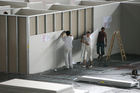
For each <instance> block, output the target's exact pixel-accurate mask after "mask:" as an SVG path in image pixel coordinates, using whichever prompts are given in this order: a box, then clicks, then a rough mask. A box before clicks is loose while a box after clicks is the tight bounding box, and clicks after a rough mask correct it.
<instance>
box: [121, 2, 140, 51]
mask: <svg viewBox="0 0 140 93" xmlns="http://www.w3.org/2000/svg"><path fill="white" fill-rule="evenodd" d="M139 10H140V3H124V4H121V35H122V39H123V43H124V47H125V50H126V52H127V53H131V54H140V48H139V47H140V43H138V40H140V36H139V35H140V31H139V30H140V26H139V24H140V17H139V16H140V12H139Z"/></svg>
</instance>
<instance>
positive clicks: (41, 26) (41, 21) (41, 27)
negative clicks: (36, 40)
mask: <svg viewBox="0 0 140 93" xmlns="http://www.w3.org/2000/svg"><path fill="white" fill-rule="evenodd" d="M44 20H45V18H44V15H43V16H39V17H38V23H39V24H38V25H39V27H38V30H39V34H43V33H44V32H45V31H44V30H45V29H44V28H45V27H44V26H45V24H44V23H45V22H44Z"/></svg>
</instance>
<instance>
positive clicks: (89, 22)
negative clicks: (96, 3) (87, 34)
mask: <svg viewBox="0 0 140 93" xmlns="http://www.w3.org/2000/svg"><path fill="white" fill-rule="evenodd" d="M91 30H92V8H88V9H87V10H86V31H91Z"/></svg>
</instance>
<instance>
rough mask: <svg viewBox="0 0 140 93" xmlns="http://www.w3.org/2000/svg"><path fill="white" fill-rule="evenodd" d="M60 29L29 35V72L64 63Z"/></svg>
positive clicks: (44, 69) (41, 70) (56, 66)
mask: <svg viewBox="0 0 140 93" xmlns="http://www.w3.org/2000/svg"><path fill="white" fill-rule="evenodd" d="M61 33H62V31H57V32H52V33H46V34H40V35H35V36H30V46H29V48H30V49H29V57H30V58H29V59H30V61H29V64H30V65H29V72H30V74H32V73H39V72H43V71H46V70H49V69H54V68H58V67H60V66H63V65H64V45H63V44H64V43H63V41H62V39H61V38H60V39H58V37H59V36H60V34H61Z"/></svg>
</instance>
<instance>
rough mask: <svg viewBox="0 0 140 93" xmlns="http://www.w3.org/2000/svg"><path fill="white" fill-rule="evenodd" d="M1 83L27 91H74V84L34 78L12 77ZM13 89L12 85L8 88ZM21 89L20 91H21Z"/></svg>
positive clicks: (33, 92) (44, 92)
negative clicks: (35, 79) (34, 79)
mask: <svg viewBox="0 0 140 93" xmlns="http://www.w3.org/2000/svg"><path fill="white" fill-rule="evenodd" d="M0 85H1V86H2V85H4V86H5V87H6V86H7V87H8V86H11V87H13V89H15V88H14V87H16V88H17V89H16V91H19V90H20V91H21V90H24V92H25V93H74V90H73V87H72V85H66V84H58V83H50V82H41V81H33V80H23V79H12V80H9V81H5V82H2V83H0ZM4 86H3V87H4ZM11 89H12V88H10V87H9V88H8V90H11ZM20 91H19V93H21V92H20ZM14 93H15V92H14Z"/></svg>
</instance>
